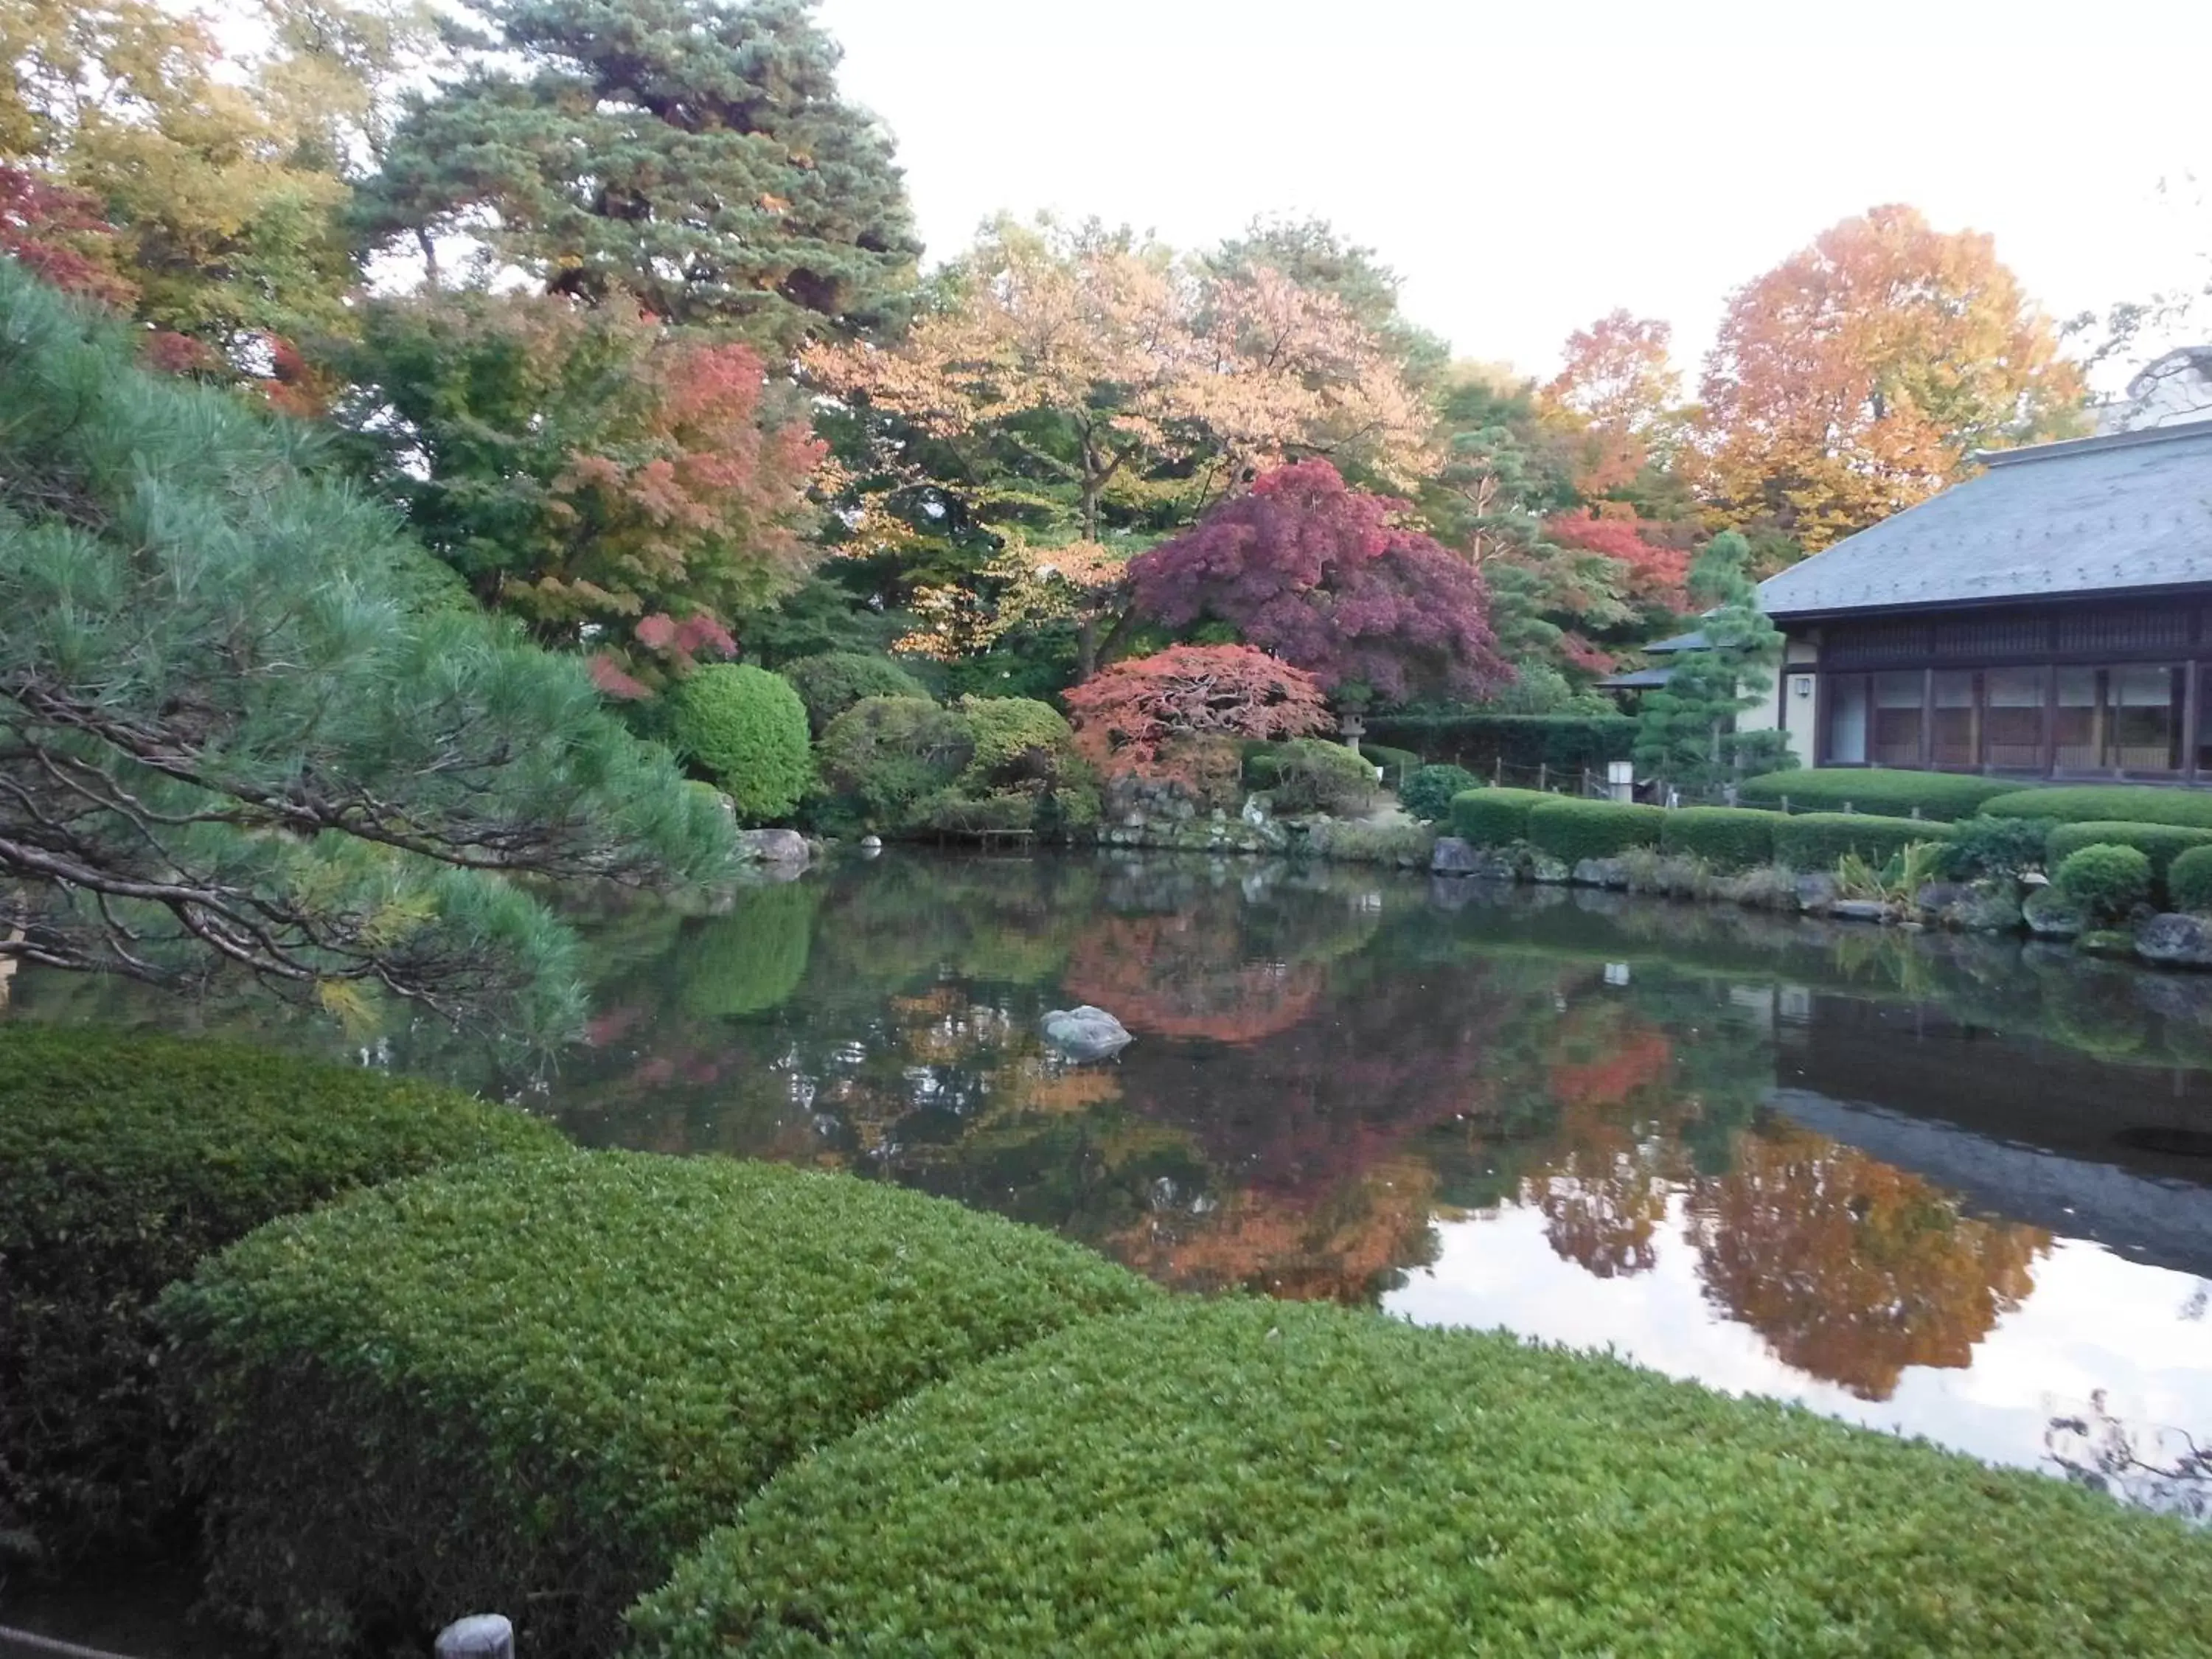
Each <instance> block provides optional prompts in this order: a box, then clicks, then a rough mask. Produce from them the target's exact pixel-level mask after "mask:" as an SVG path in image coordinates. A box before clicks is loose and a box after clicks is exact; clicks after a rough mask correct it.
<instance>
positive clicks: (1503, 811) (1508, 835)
mask: <svg viewBox="0 0 2212 1659" xmlns="http://www.w3.org/2000/svg"><path fill="white" fill-rule="evenodd" d="M1557 799H1559V797H1558V796H1557V795H1547V794H1545V793H1541V791H1539V790H1534V789H1470V790H1468V792H1467V793H1465V794H1463V795H1454V796H1453V797H1452V803H1451V826H1452V834H1454V835H1455V836H1459V837H1460V839H1461V840H1462V841H1465V842H1468V843H1469V844H1470V845H1472V846H1475V847H1510V846H1511V845H1512V844H1513V843H1514V842H1516V841H1526V840H1528V814H1529V813H1530V812H1531V811H1534V809H1535V808H1536V807H1538V806H1541V805H1543V804H1544V803H1545V802H1546V801H1547V800H1557Z"/></svg>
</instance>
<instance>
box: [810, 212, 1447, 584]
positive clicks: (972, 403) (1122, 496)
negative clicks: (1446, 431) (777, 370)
mask: <svg viewBox="0 0 2212 1659" xmlns="http://www.w3.org/2000/svg"><path fill="white" fill-rule="evenodd" d="M805 367H806V369H807V372H808V373H809V374H810V375H811V377H812V379H813V380H815V381H816V383H817V384H818V385H820V386H823V388H824V389H825V390H827V391H829V392H832V393H834V394H835V395H836V396H837V397H839V398H842V399H845V400H848V402H852V403H859V404H865V405H866V407H867V408H869V409H870V410H873V411H876V412H878V414H881V415H887V416H894V417H896V418H897V419H899V420H901V421H903V422H908V423H909V424H910V425H911V426H912V427H913V428H916V429H917V430H918V431H919V432H920V433H921V435H923V436H924V437H925V438H926V439H927V440H929V441H934V442H937V443H939V444H943V445H946V446H949V447H951V449H952V450H953V451H955V452H956V453H957V456H958V458H959V460H960V463H961V466H962V470H963V471H964V472H965V474H966V475H967V478H968V480H969V489H970V491H971V493H974V494H976V495H981V497H983V498H984V501H985V502H986V504H987V506H989V507H994V508H995V509H996V512H995V513H994V515H993V516H996V517H999V518H1000V519H1002V520H1006V521H1009V522H1013V523H1016V524H1026V525H1028V526H1030V528H1032V529H1036V530H1042V531H1045V532H1055V531H1057V532H1062V533H1065V534H1072V535H1073V536H1074V537H1076V538H1079V539H1081V540H1084V541H1090V542H1096V541H1097V540H1098V539H1099V538H1100V537H1101V535H1102V534H1103V532H1104V529H1105V527H1106V519H1107V515H1108V512H1109V503H1117V504H1118V505H1119V507H1121V509H1122V511H1123V513H1124V514H1125V515H1126V514H1127V513H1141V512H1142V510H1143V508H1144V507H1145V505H1146V502H1147V501H1150V500H1152V499H1154V498H1157V497H1158V495H1161V494H1162V493H1165V494H1167V495H1170V496H1171V497H1175V498H1179V499H1182V500H1183V501H1189V502H1200V501H1205V500H1206V499H1209V498H1212V497H1215V496H1218V495H1220V494H1222V493H1223V492H1224V491H1225V490H1226V489H1229V488H1230V487H1231V486H1232V485H1233V484H1235V483H1237V482H1238V481H1239V480H1241V479H1242V478H1243V477H1244V476H1246V475H1247V474H1249V472H1251V471H1253V470H1255V469H1256V468H1259V467H1261V466H1263V465H1267V464H1268V463H1270V462H1272V461H1274V460H1276V459H1279V458H1281V457H1283V456H1285V455H1289V454H1299V453H1329V454H1335V455H1339V456H1345V457H1357V458H1358V459H1360V460H1361V461H1362V462H1363V463H1364V464H1366V465H1371V466H1372V467H1373V468H1374V469H1375V470H1376V471H1378V472H1380V473H1381V474H1383V476H1386V477H1394V478H1399V479H1404V480H1410V478H1411V477H1412V476H1413V474H1414V473H1415V472H1416V471H1418V469H1419V465H1421V460H1422V457H1423V454H1424V453H1425V443H1426V438H1427V419H1426V415H1425V411H1424V410H1423V409H1422V407H1421V404H1420V403H1419V399H1418V398H1416V397H1415V396H1414V395H1413V392H1411V391H1410V389H1409V388H1408V387H1407V386H1406V384H1405V382H1404V380H1402V378H1401V376H1400V375H1399V374H1397V373H1396V371H1395V368H1394V367H1393V366H1392V364H1391V363H1390V362H1389V360H1388V358H1387V357H1386V356H1385V355H1384V354H1383V351H1382V350H1381V349H1380V348H1379V347H1378V345H1377V344H1376V342H1375V341H1374V340H1373V339H1372V338H1371V337H1370V336H1369V335H1368V334H1367V332H1366V331H1364V329H1363V328H1362V327H1361V326H1360V325H1359V324H1358V320H1357V319H1355V318H1354V317H1353V316H1352V313H1350V311H1349V310H1348V309H1347V308H1346V306H1345V305H1344V303H1343V302H1342V301H1340V300H1339V299H1337V298H1336V297H1335V296H1334V295H1330V294H1328V293H1326V292H1323V291H1319V290H1316V289H1307V288H1304V287H1301V286H1300V285H1299V284H1298V283H1297V282H1295V281H1293V280H1292V279H1291V277H1289V276H1285V275H1284V274H1283V273H1282V272H1280V271H1279V270H1275V269H1273V267H1269V266H1260V265H1255V266H1252V267H1250V268H1249V269H1239V270H1234V271H1231V272H1229V273H1226V274H1208V273H1206V271H1204V270H1201V269H1199V268H1196V267H1194V266H1193V265H1192V264H1189V263H1188V262H1185V261H1182V260H1178V259H1177V258H1175V257H1174V255H1173V254H1172V253H1171V252H1170V251H1169V250H1167V249H1165V248H1163V247H1160V246H1157V245H1155V244H1150V243H1140V242H1139V241H1137V240H1135V239H1134V238H1133V237H1132V236H1130V235H1129V234H1127V232H1120V233H1114V232H1109V231H1106V230H1104V229H1103V228H1100V227H1098V226H1096V225H1091V226H1088V227H1085V228H1083V229H1081V230H1078V231H1068V230H1066V229H1063V228H1060V227H1058V226H1056V225H1054V224H1052V223H1050V222H1041V223H1040V224H1038V225H1036V226H1035V227H1030V226H1023V225H1018V224H1016V223H1014V222H1012V221H1009V220H1001V221H1000V222H997V223H996V224H995V225H994V226H992V227H991V228H989V229H988V230H987V232H986V233H985V234H984V236H983V237H982V239H981V240H980V241H979V242H978V243H977V245H976V246H975V248H974V249H972V250H971V251H970V252H969V254H968V255H967V256H966V258H963V260H962V261H960V262H959V264H957V266H956V267H955V268H954V270H952V271H951V273H949V274H948V276H946V278H945V282H944V283H943V288H942V299H941V302H940V303H939V306H938V307H936V308H935V309H934V310H933V311H931V312H929V313H927V314H926V315H924V316H923V317H922V318H921V319H920V321H918V322H917V323H916V324H915V327H914V328H913V330H912V331H910V332H909V333H908V336H907V337H906V338H905V339H904V340H903V341H902V343H900V344H899V345H897V346H896V348H892V349H873V348H869V347H865V346H860V347H823V348H818V349H815V350H814V351H812V352H811V353H809V355H808V356H807V357H806V359H805ZM888 483H890V486H891V487H894V488H908V489H912V488H915V487H917V485H918V483H919V480H918V479H916V478H915V477H893V478H891V479H890V480H889V481H888ZM1109 492H1112V495H1110V496H1109Z"/></svg>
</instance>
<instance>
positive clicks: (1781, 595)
mask: <svg viewBox="0 0 2212 1659" xmlns="http://www.w3.org/2000/svg"><path fill="white" fill-rule="evenodd" d="M1978 459H1979V460H1981V461H1982V462H1983V463H1984V465H1986V466H1987V467H1988V469H1989V470H1988V471H1986V472H1984V473H1982V474H1980V475H1979V476H1978V477H1972V478H1969V479H1967V480H1966V482H1965V483H1958V484H1954V485H1952V486H1951V488H1950V489H1947V490H1945V491H1943V493H1942V494H1941V495H1936V496H1934V497H1932V498H1931V499H1929V500H1928V501H1922V502H1921V503H1919V505H1917V506H1916V507H1908V508H1906V509H1905V511H1904V512H1902V513H1897V514H1895V515H1894V516H1893V517H1890V518H1887V519H1884V520H1882V521H1881V523H1880V524H1877V525H1875V526H1871V527H1870V528H1869V529H1865V530H1862V531H1860V532H1858V534H1857V535H1856V536H1847V537H1845V538H1844V539H1843V540H1842V541H1839V542H1838V543H1837V544H1835V545H1834V546H1833V547H1831V548H1828V549H1826V550H1824V551H1822V552H1820V553H1816V554H1814V556H1812V557H1811V558H1809V559H1807V560H1806V561H1804V562H1802V564H1796V565H1792V566H1791V567H1790V568H1789V569H1787V570H1785V571H1784V572H1782V574H1779V575H1777V576H1770V577H1768V578H1767V579H1766V580H1765V581H1764V582H1761V583H1760V584H1759V603H1760V604H1761V605H1763V606H1764V607H1765V611H1766V613H1767V615H1769V616H1771V617H1805V616H1826V615H1832V614H1835V613H1838V612H1850V611H1883V610H1892V609H1896V608H1899V607H1905V606H1914V605H1982V604H1990V603H1996V602H2000V601H2003V600H2007V599H2055V598H2058V597H2060V596H2062V595H2066V594H2077V593H2078V594H2087V593H2110V592H2128V591H2130V590H2135V589H2149V590H2158V589H2163V588H2171V587H2180V586H2189V585H2191V584H2195V583H2206V584H2212V421H2193V422H2189V423H2188V424H2186V425H2181V426H2167V427H2157V428H2151V429H2149V430H2147V431H2142V432H2120V433H2113V434H2111V435H2107V436H2105V437H2099V438H2075V439H2070V440H2069V441H2065V442H2063V443H2055V444H2039V445H2036V446H2034V447H2032V448H2027V449H2009V450H1997V451H1994V452H1991V453H1984V454H1983V455H1981V456H1979V457H1978Z"/></svg>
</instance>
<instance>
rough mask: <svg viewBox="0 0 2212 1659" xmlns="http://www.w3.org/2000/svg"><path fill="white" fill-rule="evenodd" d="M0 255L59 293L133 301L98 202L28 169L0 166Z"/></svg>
mask: <svg viewBox="0 0 2212 1659" xmlns="http://www.w3.org/2000/svg"><path fill="white" fill-rule="evenodd" d="M0 254H5V255H7V256H8V257H9V258H12V259H15V260H17V261H19V262H20V263H21V264H22V266H23V268H24V269H25V270H28V271H29V272H30V273H31V274H32V275H33V276H36V277H38V278H39V279H40V281H41V282H45V283H52V285H53V286H54V287H56V288H58V289H61V290H62V291H63V292H64V294H74V295H79V296H81V297H82V298H85V299H89V300H98V301H101V302H102V303H104V304H106V305H110V306H114V307H128V306H130V305H131V303H132V302H133V301H136V300H137V297H138V288H137V284H136V283H133V282H132V281H131V279H130V278H129V277H128V276H125V275H124V274H123V270H122V251H121V249H120V248H119V247H118V246H117V239H116V234H115V227H114V226H112V225H111V224H109V223H108V222H107V221H106V220H105V219H104V218H102V217H101V216H100V204H99V202H98V201H97V200H96V199H95V198H94V197H93V196H92V195H91V194H90V193H89V192H88V191H82V190H72V189H70V187H69V186H68V185H58V184H55V183H53V182H52V180H50V179H46V178H43V177H41V176H40V174H38V173H33V172H32V171H31V170H30V169H29V168H27V167H0Z"/></svg>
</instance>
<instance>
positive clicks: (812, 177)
mask: <svg viewBox="0 0 2212 1659" xmlns="http://www.w3.org/2000/svg"><path fill="white" fill-rule="evenodd" d="M481 9H482V12H483V15H484V17H485V19H486V21H488V22H489V24H490V26H491V27H492V29H493V31H494V38H493V39H492V40H491V41H490V42H489V50H488V51H486V52H484V53H483V55H482V56H481V58H480V59H479V61H478V62H477V65H476V67H475V69H474V71H473V73H472V74H471V76H470V77H469V78H468V79H467V80H465V81H464V82H462V83H461V84H459V86H457V87H454V88H452V89H451V90H449V91H447V92H445V93H444V94H442V95H418V96H417V97H416V98H415V99H414V100H413V101H412V102H411V104H410V107H409V108H408V110H407V112H406V114H405V115H404V118H402V120H401V121H400V123H399V125H398V131H396V132H395V133H394V134H393V135H392V140H391V143H389V145H388V146H387V147H386V151H385V154H384V157H383V165H382V168H381V170H380V172H379V173H378V174H377V175H376V176H375V177H374V179H370V180H368V182H367V183H365V184H364V185H363V186H362V201H361V206H360V214H359V216H360V220H361V223H362V228H363V229H364V231H365V233H366V234H368V237H369V238H370V240H372V241H374V242H377V243H386V242H394V241H398V240H403V239H404V240H416V239H422V240H435V239H436V238H438V237H441V236H444V235H447V234H451V233H453V232H457V231H466V232H468V233H469V234H473V235H476V236H478V237H481V238H483V240H485V241H486V242H487V243H488V244H489V246H490V248H491V250H492V252H494V253H495V255H496V256H497V257H498V258H499V259H501V261H503V262H505V263H508V264H515V265H520V266H521V267H522V268H523V269H525V270H529V271H530V272H532V274H533V275H534V276H537V277H538V279H539V280H540V281H541V282H542V283H544V285H545V287H546V288H547V289H549V290H550V291H551V292H554V293H559V294H567V295H573V296H574V297H576V298H579V299H583V300H587V301H600V300H605V299H606V298H608V297H609V296H610V295H614V294H616V293H618V292H619V293H627V294H629V295H632V296H633V297H634V298H635V299H636V300H637V301H639V302H640V303H641V304H642V305H644V306H645V307H646V308H647V310H649V311H651V312H653V313H654V314H655V315H657V316H659V317H663V318H666V319H669V320H671V321H672V322H675V323H678V324H687V325H702V324H708V323H712V324H715V325H721V326H725V327H734V328H736V329H738V330H739V331H742V332H744V334H746V335H747V336H749V337H751V338H753V339H754V340H756V341H759V342H763V343H774V344H776V345H778V346H781V347H788V346H790V345H792V344H793V343H796V341H797V340H798V339H799V338H800V337H802V336H804V335H805V334H807V333H808V332H810V331H819V330H822V329H824V328H829V329H845V328H850V327H853V326H855V325H860V324H863V323H866V322H867V321H869V320H871V319H876V318H878V317H880V316H882V315H884V313H885V310H886V308H887V307H890V306H892V305H893V304H894V303H895V302H896V300H897V299H898V298H899V296H900V295H902V294H903V292H904V291H905V290H906V289H908V287H909V286H910V285H911V283H912V281H913V269H914V263H915V258H916V256H917V255H918V254H919V252H920V251H921V249H920V244H919V243H918V242H917V241H916V240H915V233H914V226H913V222H912V218H911V216H910V215H909V213H908V207H907V200H906V191H905V187H904V185H903V184H902V181H901V179H900V176H899V172H898V169H897V168H896V167H895V166H894V165H893V164H892V160H891V142H890V137H889V136H888V135H887V134H886V133H885V132H884V131H883V129H882V128H881V126H879V125H878V124H877V123H876V122H875V121H874V120H873V119H872V118H871V117H869V116H868V115H867V114H866V112H864V111H862V110H860V109H859V108H857V107H855V106H854V105H852V104H849V103H848V102H847V101H846V100H844V99H843V98H842V96H841V95H840V94H839V93H838V90H837V86H836V67H837V60H838V58H839V56H840V53H839V51H838V48H837V46H836V44H835V43H834V42H833V41H832V40H830V39H829V36H828V35H827V34H825V33H823V30H822V29H821V27H819V25H818V24H817V22H816V21H815V20H814V17H813V15H812V13H813V7H812V5H811V0H487V3H485V4H483V7H482V8H481ZM518 59H519V60H520V61H519V62H518V61H517V60H518Z"/></svg>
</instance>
